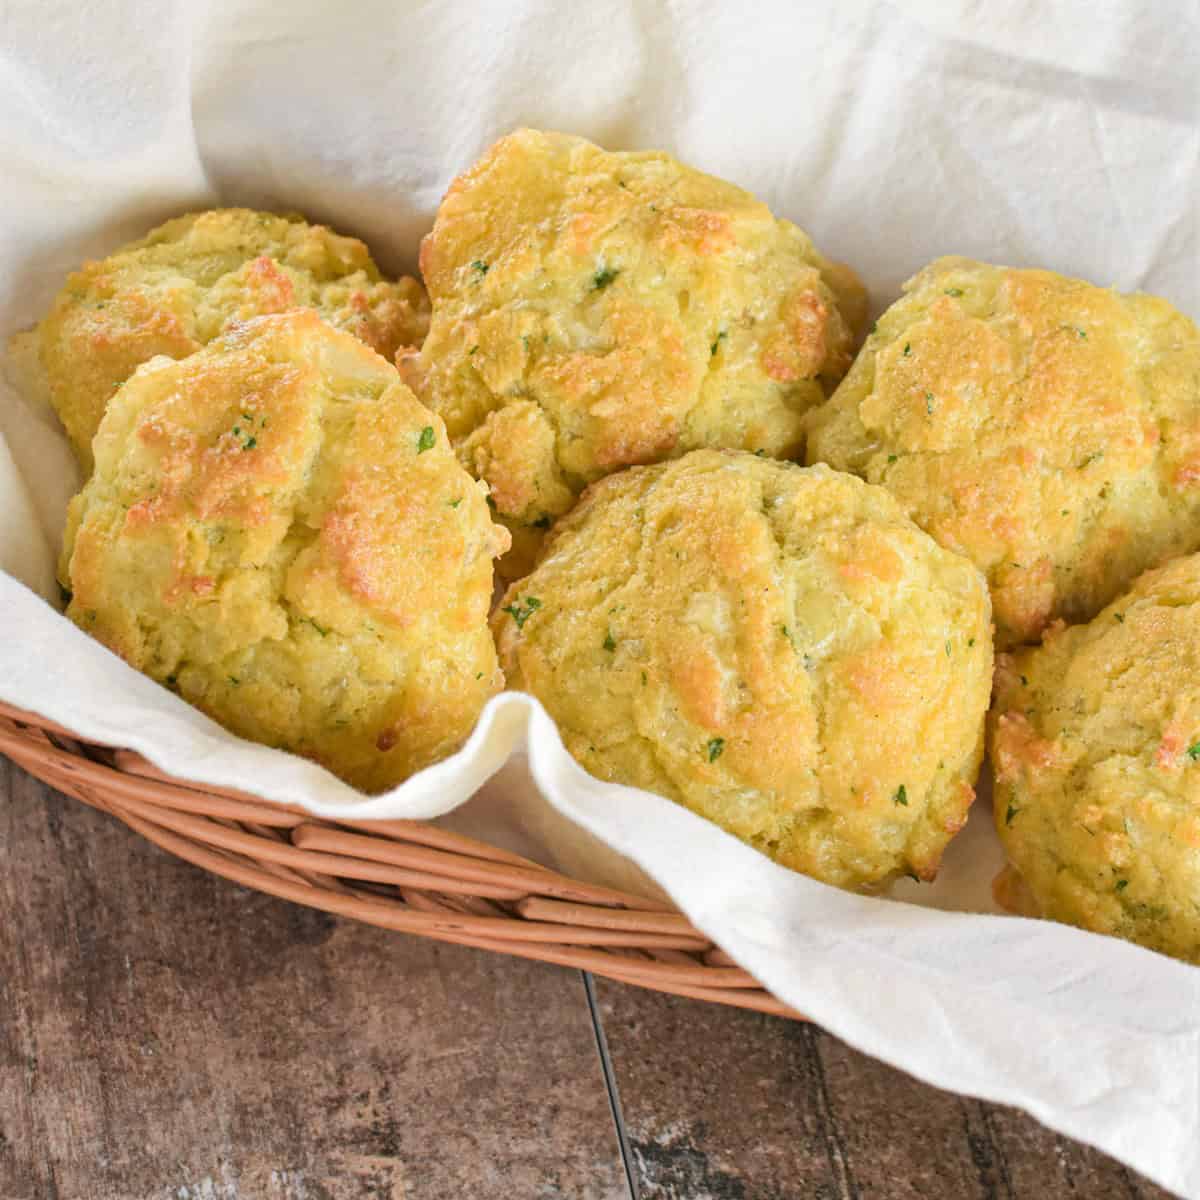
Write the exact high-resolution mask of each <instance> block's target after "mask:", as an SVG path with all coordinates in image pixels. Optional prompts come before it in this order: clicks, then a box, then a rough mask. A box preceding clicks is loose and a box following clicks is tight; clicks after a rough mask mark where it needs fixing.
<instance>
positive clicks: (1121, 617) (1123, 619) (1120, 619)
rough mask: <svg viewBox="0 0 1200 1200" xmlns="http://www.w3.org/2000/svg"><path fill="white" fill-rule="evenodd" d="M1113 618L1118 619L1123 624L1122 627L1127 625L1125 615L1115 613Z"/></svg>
mask: <svg viewBox="0 0 1200 1200" xmlns="http://www.w3.org/2000/svg"><path fill="white" fill-rule="evenodd" d="M1113 616H1114V617H1116V619H1117V621H1118V622H1119V623H1120V624H1122V625H1124V624H1125V614H1124V613H1113Z"/></svg>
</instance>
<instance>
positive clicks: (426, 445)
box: [417, 425, 434, 454]
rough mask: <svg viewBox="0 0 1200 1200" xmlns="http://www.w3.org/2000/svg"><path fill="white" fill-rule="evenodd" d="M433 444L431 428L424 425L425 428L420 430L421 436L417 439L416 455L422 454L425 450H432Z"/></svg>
mask: <svg viewBox="0 0 1200 1200" xmlns="http://www.w3.org/2000/svg"><path fill="white" fill-rule="evenodd" d="M433 442H434V436H433V426H432V425H426V426H425V428H424V429H422V430H421V436H420V437H419V438H417V453H418V454H424V453H425V451H426V450H432V449H433Z"/></svg>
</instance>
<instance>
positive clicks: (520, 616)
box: [500, 596, 542, 629]
mask: <svg viewBox="0 0 1200 1200" xmlns="http://www.w3.org/2000/svg"><path fill="white" fill-rule="evenodd" d="M541 607H542V602H541V601H540V600H539V599H538V598H537V597H536V596H526V597H525V603H524V604H523V605H522V603H521V598H520V597H519V596H518V597H517V600H516V603H515V604H509V605H506V606H505V607H504V608H502V609H501V610H500V611H501V612H506V613H508V615H509V616H510V617H512V619H513V620H514V621H516V623H517V628H518V629H520V628H521V627H522V626H523V625H524V624H525V622H526V621H528V620H529V618H530V617H532V616H533V614H534V613H535V612H536V611H537V610H538V609H539V608H541Z"/></svg>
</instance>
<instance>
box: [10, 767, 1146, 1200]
mask: <svg viewBox="0 0 1200 1200" xmlns="http://www.w3.org/2000/svg"><path fill="white" fill-rule="evenodd" d="M0 912H2V914H3V917H2V919H0V1200H352V1198H353V1200H360V1198H361V1200H443V1198H445V1200H475V1198H480V1200H492V1198H496V1200H526V1198H528V1200H552V1198H557V1197H565V1198H569V1200H628V1198H629V1197H630V1195H631V1191H630V1187H629V1184H628V1183H627V1180H626V1175H625V1167H624V1164H623V1162H622V1158H621V1150H620V1143H619V1138H618V1130H617V1128H616V1126H615V1125H614V1121H613V1113H612V1105H613V1103H615V1105H616V1106H617V1108H618V1109H619V1111H620V1112H621V1113H622V1114H623V1128H622V1130H621V1133H622V1134H623V1140H624V1142H625V1144H626V1147H627V1156H628V1162H629V1167H630V1173H631V1175H632V1182H633V1185H634V1187H635V1188H636V1189H637V1192H638V1194H639V1195H640V1200H793V1198H795V1200H915V1198H917V1197H920V1198H921V1200H926V1198H936V1200H942V1198H945V1200H1054V1198H1056V1197H1079V1198H1081V1200H1082V1198H1087V1200H1093V1198H1097V1200H1098V1198H1101V1197H1102V1198H1104V1200H1108V1198H1109V1197H1113V1198H1116V1200H1164V1198H1165V1197H1166V1196H1167V1194H1166V1193H1165V1192H1163V1191H1161V1190H1160V1189H1158V1188H1155V1187H1154V1186H1153V1185H1151V1184H1149V1183H1147V1182H1145V1181H1144V1180H1141V1179H1140V1178H1137V1177H1135V1176H1133V1175H1132V1174H1131V1173H1130V1172H1128V1171H1127V1170H1126V1169H1125V1168H1124V1167H1122V1166H1121V1165H1120V1164H1118V1163H1116V1162H1114V1161H1112V1160H1111V1159H1108V1158H1106V1157H1105V1156H1103V1155H1101V1154H1099V1153H1097V1152H1095V1151H1093V1150H1090V1149H1088V1148H1086V1147H1082V1146H1079V1145H1077V1144H1074V1143H1071V1142H1068V1141H1066V1140H1065V1139H1062V1138H1059V1137H1057V1136H1056V1135H1055V1134H1052V1133H1050V1132H1049V1131H1048V1130H1045V1129H1043V1128H1042V1127H1041V1126H1039V1125H1037V1124H1036V1122H1034V1121H1033V1120H1031V1119H1030V1118H1028V1117H1026V1116H1024V1115H1022V1114H1021V1113H1018V1112H1014V1111H1012V1110H1008V1109H1003V1108H998V1107H995V1106H992V1105H986V1104H981V1103H979V1102H977V1101H973V1100H966V1099H963V1098H961V1097H958V1096H954V1095H951V1094H949V1093H945V1092H940V1091H937V1090H935V1089H933V1088H929V1087H926V1086H924V1085H923V1084H920V1083H918V1082H916V1081H915V1080H913V1079H911V1078H910V1077H908V1076H906V1075H904V1074H902V1073H901V1072H898V1071H895V1070H892V1069H891V1068H889V1067H886V1066H884V1065H883V1064H881V1063H877V1062H875V1061H873V1060H871V1059H868V1058H866V1057H865V1056H863V1055H861V1054H858V1053H856V1052H855V1051H853V1050H850V1049H849V1048H848V1047H846V1046H845V1045H843V1044H842V1043H840V1042H838V1041H837V1040H836V1039H834V1038H832V1037H829V1036H828V1035H826V1034H824V1033H822V1032H820V1031H819V1030H817V1029H815V1028H813V1027H811V1026H805V1025H800V1024H796V1023H793V1022H788V1021H782V1020H778V1019H776V1018H772V1017H766V1016H762V1015H760V1014H757V1013H748V1012H743V1011H739V1010H733V1009H728V1008H723V1007H718V1006H715V1005H711V1004H702V1003H699V1002H695V1001H690V1000H684V999H679V998H676V997H670V996H663V995H659V994H655V993H650V992H644V991H641V990H640V989H637V988H632V987H627V986H624V985H620V984H615V983H607V982H604V981H596V982H595V984H594V993H593V994H594V996H595V997H596V1013H597V1016H598V1019H599V1022H600V1024H601V1025H602V1028H603V1036H602V1040H603V1041H604V1042H605V1043H606V1047H607V1059H608V1064H607V1065H608V1069H609V1071H610V1073H611V1091H612V1093H613V1095H612V1097H611V1100H610V1088H609V1086H608V1085H606V1080H605V1074H604V1071H603V1070H602V1063H601V1059H600V1056H599V1055H598V1053H597V1037H596V1030H595V1029H594V1027H593V1024H592V1018H591V1013H590V1011H589V1007H588V1002H587V997H586V995H585V991H584V987H583V981H582V979H581V977H580V976H579V975H578V974H577V973H576V972H573V971H566V970H563V969H559V968H555V967H545V966H540V965H538V964H536V963H530V962H524V961H520V960H517V959H512V958H507V957H501V956H495V955H489V954H487V953H485V952H480V951H475V950H467V949H462V948H458V947H452V946H442V945H438V944H436V943H430V942H425V941H421V940H417V939H414V938H409V937H405V936H403V935H399V934H394V933H388V932H386V931H384V930H379V929H374V928H370V927H367V926H363V925H358V924H355V923H353V922H349V921H341V920H338V919H336V918H332V917H328V916H325V915H323V914H321V913H317V912H314V911H311V910H308V909H303V908H299V907H295V906H293V905H289V904H285V903H282V902H280V901H276V900H273V899H271V898H269V897H266V896H263V895H261V894H257V893H254V892H249V891H246V890H245V889H242V888H239V887H236V886H234V885H232V884H229V883H226V882H225V881H222V880H219V879H216V878H214V877H212V876H210V875H207V874H205V873H204V872H202V871H198V870H196V869H194V868H192V867H190V866H188V865H187V864H184V863H181V862H178V861H176V860H174V859H171V858H170V857H168V856H166V855H163V854H161V853H160V852H159V851H157V850H155V849H154V848H153V847H151V846H149V845H148V844H147V843H145V842H143V841H142V840H141V839H140V838H138V837H136V836H135V835H133V834H132V833H131V832H130V831H129V830H127V829H125V828H124V827H122V826H120V825H119V824H118V823H116V822H115V821H112V820H110V819H108V818H106V817H104V816H101V815H100V814H98V813H96V812H93V811H92V810H90V809H87V808H85V807H84V806H83V805H80V804H77V803H75V802H73V801H70V800H67V799H65V798H64V797H62V796H59V795H58V794H56V793H54V792H52V791H50V790H49V789H47V788H45V787H43V786H42V785H41V784H39V783H37V782H36V781H34V780H32V779H31V778H30V777H29V776H27V775H25V774H24V773H23V772H22V771H20V770H18V769H17V768H15V767H13V766H11V765H10V764H8V763H7V761H6V760H4V759H0Z"/></svg>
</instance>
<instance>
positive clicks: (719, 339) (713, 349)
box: [708, 329, 727, 358]
mask: <svg viewBox="0 0 1200 1200" xmlns="http://www.w3.org/2000/svg"><path fill="white" fill-rule="evenodd" d="M726 336H727V334H726V333H725V330H724V329H722V330H721V332H720V333H718V334H717V336H716V340H715V341H714V342H713V344H712V345H711V346H709V348H708V356H709V358H712V356H713V355H714V354H716V352H717V347H718V346H720V344H721V343H722V342H723V341H724V340H725V338H726Z"/></svg>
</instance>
